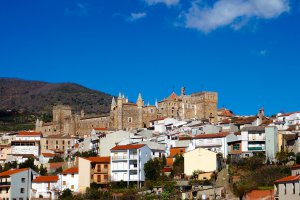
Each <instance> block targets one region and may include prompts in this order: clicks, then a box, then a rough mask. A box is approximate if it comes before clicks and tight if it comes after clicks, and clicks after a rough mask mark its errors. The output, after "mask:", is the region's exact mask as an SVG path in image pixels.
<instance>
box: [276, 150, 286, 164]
mask: <svg viewBox="0 0 300 200" xmlns="http://www.w3.org/2000/svg"><path fill="white" fill-rule="evenodd" d="M276 160H277V161H278V163H279V164H283V165H285V164H286V163H288V162H289V152H288V151H280V152H277V153H276Z"/></svg>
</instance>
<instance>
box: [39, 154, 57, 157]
mask: <svg viewBox="0 0 300 200" xmlns="http://www.w3.org/2000/svg"><path fill="white" fill-rule="evenodd" d="M42 155H43V156H44V157H54V156H55V154H54V153H42Z"/></svg>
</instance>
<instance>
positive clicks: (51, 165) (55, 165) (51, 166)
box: [49, 162, 65, 169]
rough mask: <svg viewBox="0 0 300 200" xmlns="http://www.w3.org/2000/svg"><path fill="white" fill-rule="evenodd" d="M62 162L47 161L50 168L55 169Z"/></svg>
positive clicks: (60, 165) (61, 164)
mask: <svg viewBox="0 0 300 200" xmlns="http://www.w3.org/2000/svg"><path fill="white" fill-rule="evenodd" d="M64 164H65V163H64V162H57V163H49V166H50V169H57V168H60V167H62V166H63V165H64Z"/></svg>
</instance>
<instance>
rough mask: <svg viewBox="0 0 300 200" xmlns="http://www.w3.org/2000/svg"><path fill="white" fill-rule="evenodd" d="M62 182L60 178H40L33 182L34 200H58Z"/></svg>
mask: <svg viewBox="0 0 300 200" xmlns="http://www.w3.org/2000/svg"><path fill="white" fill-rule="evenodd" d="M59 191H60V182H59V179H58V176H38V177H36V178H35V179H33V180H32V195H31V197H33V198H49V199H58V192H59Z"/></svg>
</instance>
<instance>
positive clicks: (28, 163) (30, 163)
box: [19, 158, 38, 171]
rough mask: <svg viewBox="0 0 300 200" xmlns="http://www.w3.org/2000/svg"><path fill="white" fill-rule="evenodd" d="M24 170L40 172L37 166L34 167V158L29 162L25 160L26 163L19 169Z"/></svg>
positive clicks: (29, 159) (21, 164)
mask: <svg viewBox="0 0 300 200" xmlns="http://www.w3.org/2000/svg"><path fill="white" fill-rule="evenodd" d="M22 168H31V169H33V170H34V171H38V167H37V166H36V165H34V159H33V158H28V159H27V160H25V162H23V163H20V165H19V169H22Z"/></svg>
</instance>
